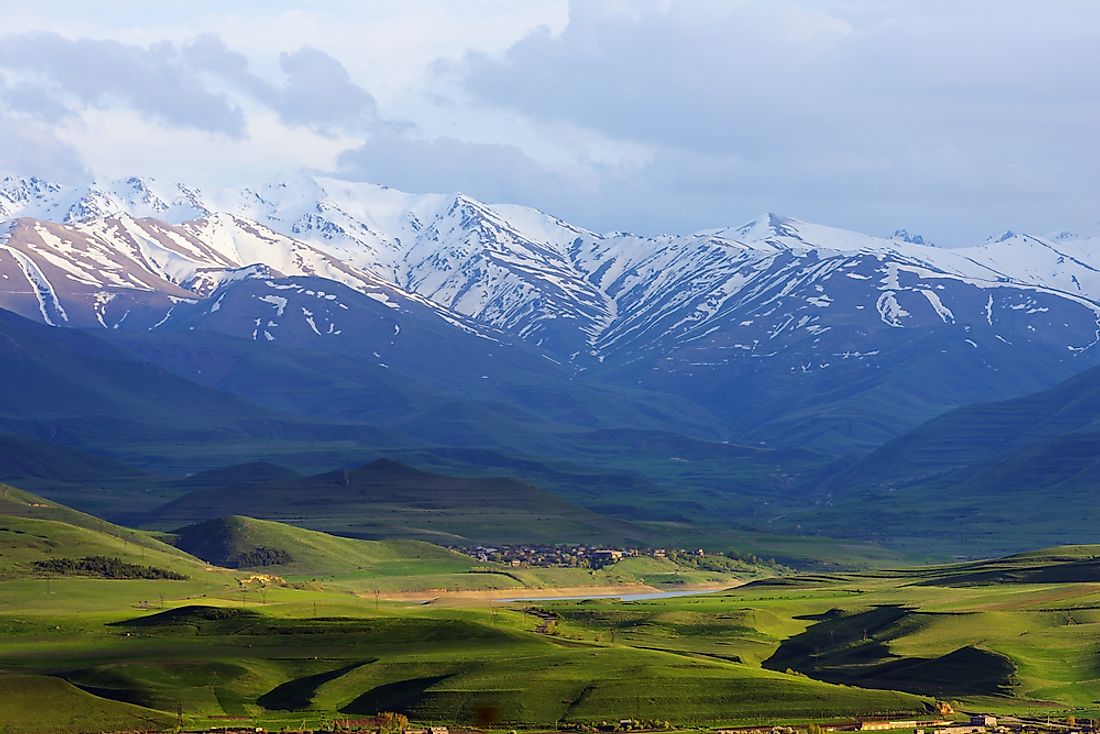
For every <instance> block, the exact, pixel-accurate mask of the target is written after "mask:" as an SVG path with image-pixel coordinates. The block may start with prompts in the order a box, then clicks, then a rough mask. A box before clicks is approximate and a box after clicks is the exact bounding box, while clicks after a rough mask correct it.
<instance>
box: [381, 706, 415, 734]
mask: <svg viewBox="0 0 1100 734" xmlns="http://www.w3.org/2000/svg"><path fill="white" fill-rule="evenodd" d="M378 728H379V729H380V730H381V731H382V733H383V734H402V732H404V731H405V730H406V729H408V728H409V717H408V716H405V714H399V713H397V712H395V711H383V712H382V713H380V714H378Z"/></svg>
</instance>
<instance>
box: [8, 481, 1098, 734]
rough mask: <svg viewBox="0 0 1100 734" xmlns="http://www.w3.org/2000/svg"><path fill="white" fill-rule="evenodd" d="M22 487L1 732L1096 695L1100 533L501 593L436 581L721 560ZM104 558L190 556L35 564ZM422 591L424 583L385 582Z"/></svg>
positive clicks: (616, 572)
mask: <svg viewBox="0 0 1100 734" xmlns="http://www.w3.org/2000/svg"><path fill="white" fill-rule="evenodd" d="M4 502H5V505H4V511H5V512H6V513H7V514H5V515H4V516H2V517H0V528H2V530H0V570H2V571H3V574H2V578H0V638H2V639H3V641H4V644H3V646H0V721H3V724H2V725H0V731H2V732H13V733H14V732H79V731H87V730H90V729H91V730H111V729H115V730H118V729H138V728H164V727H170V726H172V725H173V724H174V722H175V718H176V712H177V710H178V711H180V712H182V716H183V718H184V724H185V725H186V726H187V727H190V728H201V727H209V726H217V725H220V726H224V725H226V724H231V723H239V724H248V725H253V724H255V725H261V726H265V727H268V728H271V729H275V728H283V727H290V728H298V727H301V726H319V725H320V724H322V723H323V722H324V721H333V720H337V719H341V718H363V717H366V716H369V715H371V714H373V713H376V712H378V711H381V710H398V711H403V712H405V713H407V714H408V715H409V716H410V717H411V718H412V719H413V720H414V721H417V722H421V723H431V722H442V723H453V724H461V723H467V724H468V723H476V722H479V721H480V722H482V723H485V722H489V721H492V722H493V723H495V724H497V725H498V726H505V727H534V728H537V727H552V726H554V725H555V724H557V723H560V722H571V723H587V724H592V723H597V722H599V721H602V720H609V721H617V720H619V719H622V718H637V719H661V720H668V721H670V722H672V723H673V724H674V725H676V726H679V727H692V726H719V725H733V724H767V723H804V722H807V721H829V720H833V721H836V720H851V719H853V718H864V717H885V716H897V717H922V716H925V715H928V713H929V712H930V711H931V710H933V707H934V706H935V704H936V702H937V701H950V702H952V705H953V706H954V707H955V708H956V710H958V711H972V710H982V711H995V712H1006V713H1016V714H1029V713H1030V714H1036V713H1039V714H1044V715H1045V714H1050V715H1052V716H1055V717H1064V716H1065V715H1068V714H1069V713H1074V714H1076V715H1077V716H1087V715H1090V714H1093V713H1095V711H1096V709H1097V701H1098V700H1100V663H1097V661H1098V660H1100V635H1098V634H1097V631H1098V630H1100V560H1098V559H1100V547H1096V546H1073V547H1065V548H1055V549H1048V550H1045V551H1037V552H1034V553H1027V554H1020V555H1017V556H1011V557H1008V558H1003V559H999V560H996V561H987V562H968V563H961V564H949V565H938V566H924V567H917V568H902V569H896V570H889V569H887V570H878V571H867V572H862V573H833V572H819V573H815V574H807V575H802V576H773V577H762V576H761V575H760V574H759V573H757V574H756V580H754V581H751V582H750V583H747V584H746V585H744V586H741V587H738V588H735V589H730V590H727V591H724V592H717V593H712V594H706V595H699V596H678V597H666V598H659V599H645V600H621V599H589V600H577V599H574V600H569V599H561V600H555V601H528V602H513V603H504V604H496V603H491V602H490V601H488V600H487V599H480V600H479V599H475V598H471V597H470V596H469V595H467V596H465V597H463V596H449V595H447V594H445V593H442V592H441V591H440V590H441V589H447V588H451V587H452V586H453V588H456V589H463V590H465V591H467V592H469V591H471V590H478V589H482V590H489V589H528V590H530V589H532V588H543V587H554V586H558V587H571V586H588V587H593V586H601V585H602V586H615V585H619V586H620V588H622V587H623V585H629V584H640V583H644V584H647V585H650V586H660V587H664V588H679V587H682V586H687V585H690V584H693V583H705V582H706V581H707V580H708V579H707V576H708V574H710V573H712V572H707V571H699V570H697V569H691V568H688V567H685V566H681V565H678V564H675V563H673V562H672V561H669V560H658V559H653V558H634V559H627V560H624V561H622V562H620V563H617V564H614V565H612V566H609V567H607V568H605V569H601V570H599V571H594V572H593V571H589V570H585V569H565V568H556V569H534V568H531V569H526V568H507V569H505V568H500V567H496V568H492V567H485V566H484V564H475V563H474V561H473V560H472V559H468V558H466V557H463V556H461V555H459V554H456V553H453V552H451V551H449V550H446V549H444V548H439V547H435V546H431V545H428V544H425V543H420V542H416V541H362V540H356V539H348V538H335V537H332V536H327V535H325V534H323V533H317V532H314V531H308V530H303V529H299V528H290V527H288V526H284V525H280V524H279V523H273V522H264V521H255V520H250V519H248V518H229V519H227V520H225V521H220V522H219V523H214V524H213V525H207V526H206V527H203V526H201V525H200V526H197V528H191V529H189V531H184V532H181V533H180V536H181V538H182V537H183V536H186V535H188V533H190V535H191V536H192V537H191V541H192V542H193V543H198V545H189V546H188V547H189V548H190V549H191V550H192V551H193V552H195V553H196V554H204V555H211V554H213V553H222V554H223V555H224V558H223V560H226V561H229V560H232V559H233V558H234V556H235V554H236V555H240V554H241V553H244V554H246V556H247V554H248V553H249V552H251V551H252V550H255V549H256V548H257V547H264V548H269V549H272V550H274V549H282V550H284V551H285V552H286V553H287V554H288V555H289V556H291V557H290V558H289V559H285V558H284V559H281V560H283V563H282V564H281V565H279V564H277V565H274V566H264V567H261V568H258V569H257V568H238V569H225V568H219V567H216V566H212V565H207V564H206V563H204V562H202V561H200V560H198V559H197V558H195V557H194V556H192V555H189V554H188V553H185V552H184V551H183V550H181V549H179V548H175V547H172V546H169V545H166V544H165V543H163V542H162V540H161V539H160V538H158V537H154V536H151V535H149V534H146V533H137V532H135V531H128V530H126V529H125V528H119V527H117V526H112V525H110V524H108V523H102V521H97V520H96V519H95V518H91V517H90V516H86V515H83V514H81V513H76V512H74V511H72V510H69V509H68V508H65V507H63V506H60V505H56V504H55V503H48V502H45V501H41V498H36V497H35V496H34V495H30V494H28V493H20V492H18V491H15V490H9V491H7V492H6V493H5V494H4ZM97 523H98V524H97ZM131 533H133V534H132V535H131ZM200 541H201V542H200ZM177 542H180V540H179V539H177ZM203 543H205V545H203ZM84 555H95V556H108V555H109V556H115V557H119V558H123V559H125V560H126V561H127V562H133V563H142V564H143V565H147V566H154V567H158V568H164V569H171V570H174V571H177V572H179V573H181V574H184V575H186V576H187V578H186V579H185V580H171V579H164V578H155V579H116V578H92V577H83V576H68V575H55V576H52V577H49V578H46V577H45V576H44V575H42V574H40V573H36V572H35V571H34V570H33V566H31V565H28V564H33V562H34V561H35V560H39V559H42V558H57V557H79V556H84ZM211 557H213V556H211ZM269 557H275V558H276V559H277V560H278V559H280V557H279V556H277V554H276V555H275V556H271V554H269ZM726 580H727V581H729V577H728V576H727V577H726ZM418 591H423V592H425V593H424V594H423V596H422V597H421V599H422V600H421V601H416V602H399V601H387V596H392V594H389V593H373V592H393V593H396V592H414V593H415V592H418ZM424 600H428V601H424ZM46 701H49V702H51V705H50V706H47V705H46V704H45V703H44V702H46ZM44 709H48V711H44Z"/></svg>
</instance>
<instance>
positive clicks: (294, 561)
mask: <svg viewBox="0 0 1100 734" xmlns="http://www.w3.org/2000/svg"><path fill="white" fill-rule="evenodd" d="M174 535H175V545H176V547H177V548H180V549H182V550H184V551H186V552H188V553H190V554H191V555H194V556H197V557H199V558H202V559H204V560H206V561H208V562H210V563H214V564H217V565H219V566H224V567H228V568H253V569H262V570H263V571H264V572H265V573H277V574H279V575H284V576H285V575H287V574H296V575H313V576H330V575H344V574H350V573H363V574H386V573H387V569H389V568H391V567H396V566H407V565H408V564H409V563H415V562H423V563H424V565H425V567H426V568H432V569H434V570H435V571H436V572H443V570H444V569H445V570H447V571H451V572H455V573H458V572H464V571H468V570H469V569H471V568H473V567H474V566H475V565H476V562H475V561H474V560H473V559H472V558H469V557H467V556H463V555H461V554H459V553H455V552H452V551H449V550H446V549H445V548H440V547H439V546H437V545H431V544H430V543H424V542H421V541H416V540H359V539H356V538H340V537H337V536H334V535H328V534H327V533H319V532H317V531H315V530H306V529H305V528H298V527H294V526H292V525H286V524H284V523H278V522H272V521H270V520H256V519H253V518H250V517H241V516H232V517H223V518H217V519H214V520H206V521H204V522H201V523H196V524H193V525H188V526H186V527H183V528H180V529H178V530H176V531H175V533H174Z"/></svg>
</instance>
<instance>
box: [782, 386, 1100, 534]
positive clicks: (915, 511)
mask: <svg viewBox="0 0 1100 734" xmlns="http://www.w3.org/2000/svg"><path fill="white" fill-rule="evenodd" d="M1098 425H1100V370H1096V369H1094V370H1090V371H1088V372H1085V373H1083V374H1081V375H1078V376H1077V377H1074V378H1072V379H1070V380H1068V381H1066V382H1065V383H1062V384H1061V385H1058V386H1057V387H1055V388H1053V389H1051V390H1046V391H1043V392H1041V393H1036V394H1034V395H1028V396H1025V397H1022V398H1018V399H1015V400H1008V401H1004V402H999V403H988V404H983V405H975V406H969V407H965V408H960V409H957V410H954V411H952V412H950V413H947V414H945V415H943V416H940V417H939V418H936V419H934V420H932V421H929V422H928V423H926V424H924V425H923V426H920V427H919V428H917V429H915V430H913V431H911V432H910V433H908V434H906V435H904V436H902V437H900V438H898V439H896V440H894V441H891V442H890V443H888V444H886V445H884V446H882V447H881V448H879V449H877V450H876V451H874V452H872V453H871V454H869V455H868V456H866V457H864V458H863V459H861V460H860V461H858V462H856V463H855V464H853V465H852V466H850V467H848V468H846V469H844V470H842V471H840V472H839V473H837V474H836V475H835V476H833V477H832V478H830V479H829V480H828V481H826V482H824V483H823V485H822V497H821V498H819V499H818V502H817V503H816V505H815V506H814V507H813V509H812V510H806V511H803V512H797V511H796V512H793V513H791V514H790V515H789V516H788V517H787V518H786V522H788V523H793V524H799V525H801V526H802V527H804V528H812V529H814V530H815V531H817V532H821V533H824V534H829V535H840V536H848V537H861V538H864V539H872V540H876V541H880V542H883V543H886V544H888V545H894V546H895V547H901V548H918V547H921V548H927V547H928V546H929V541H930V540H931V541H933V545H934V546H936V547H937V548H938V549H939V552H940V553H941V555H943V556H950V555H966V556H980V555H990V554H1000V553H1011V552H1014V551H1019V550H1022V549H1024V548H1029V547H1030V548H1034V547H1038V546H1044V545H1051V544H1057V543H1074V542H1082V541H1089V540H1093V539H1096V540H1100V532H1098V531H1097V530H1096V529H1095V527H1094V523H1093V522H1092V520H1091V512H1092V508H1093V507H1094V496H1095V492H1096V489H1097V488H1098V487H1100V458H1098V457H1100V431H1098V430H1097V427H1098ZM826 497H827V499H828V501H827V502H825V501H822V500H823V499H824V498H826Z"/></svg>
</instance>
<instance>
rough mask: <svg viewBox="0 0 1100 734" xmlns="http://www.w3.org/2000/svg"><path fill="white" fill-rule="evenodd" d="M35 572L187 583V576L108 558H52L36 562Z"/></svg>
mask: <svg viewBox="0 0 1100 734" xmlns="http://www.w3.org/2000/svg"><path fill="white" fill-rule="evenodd" d="M33 565H34V570H35V571H37V572H38V573H51V574H57V575H58V576H96V577H98V578H103V579H168V580H170V581H186V580H187V576H184V575H183V574H182V573H176V572H175V571H169V570H168V569H166V568H157V567H156V566H139V565H138V564H136V563H126V562H125V561H123V560H122V559H120V558H108V557H107V556H84V557H83V558H51V559H50V560H48V561H35V562H34V564H33Z"/></svg>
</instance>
